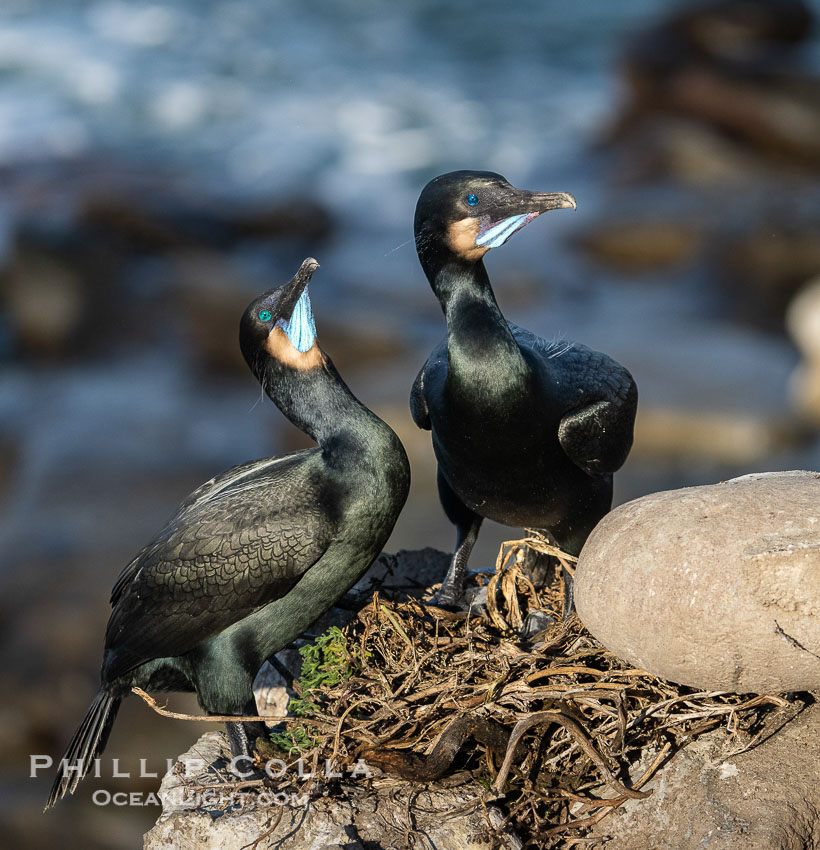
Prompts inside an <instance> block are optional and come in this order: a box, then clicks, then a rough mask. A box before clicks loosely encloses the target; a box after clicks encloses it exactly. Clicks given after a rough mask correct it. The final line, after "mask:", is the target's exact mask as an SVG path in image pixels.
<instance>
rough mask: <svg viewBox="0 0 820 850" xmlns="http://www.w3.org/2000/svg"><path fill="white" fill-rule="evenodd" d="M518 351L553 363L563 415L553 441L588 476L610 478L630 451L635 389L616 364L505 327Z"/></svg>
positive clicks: (576, 345)
mask: <svg viewBox="0 0 820 850" xmlns="http://www.w3.org/2000/svg"><path fill="white" fill-rule="evenodd" d="M509 325H510V330H511V331H512V333H513V336H514V337H515V340H516V342H517V343H518V344H519V346H521V347H522V348H529V349H530V350H532V351H534V352H537V353H539V354H540V355H541V356H543V357H545V358H546V359H548V360H554V361H555V363H554V365H553V364H551V365H550V368H549V372H550V373H551V374H552V375H555V376H556V377H555V382H556V383H555V389H556V397H557V400H558V401H559V402H560V403H561V404H562V405H563V406H564V408H565V409H566V413H565V414H564V415H563V417H562V418H561V422H560V424H559V426H558V441H559V443H560V444H561V448H562V449H563V450H564V453H565V454H566V455H567V457H569V459H570V460H571V461H572V462H573V463H574V464H575V465H576V466H578V467H580V468H581V469H583V470H584V472H586V473H588V474H589V475H601V476H603V475H611V474H612V473H613V472H615V471H616V470H618V469H620V467H621V466H622V465H623V463H624V461H625V460H626V458H627V455H628V454H629V450H630V448H632V433H633V428H634V424H635V413H636V411H637V407H638V389H637V387H636V386H635V381H634V380H633V378H632V375H630V374H629V372H628V371H627V370H626V369H625V368H624V367H623V366H621V364H620V363H618V362H617V361H615V360H613V359H612V358H611V357H608V356H607V355H606V354H602V353H601V352H600V351H593V350H592V349H591V348H587V347H586V346H585V345H580V344H579V343H570V342H560V341H559V342H547V341H546V340H544V339H542V338H541V337H538V336H536V335H535V334H533V333H530V332H529V331H526V330H524V329H523V328H519V327H517V326H516V325H514V324H512V323H511V322H510V323H509Z"/></svg>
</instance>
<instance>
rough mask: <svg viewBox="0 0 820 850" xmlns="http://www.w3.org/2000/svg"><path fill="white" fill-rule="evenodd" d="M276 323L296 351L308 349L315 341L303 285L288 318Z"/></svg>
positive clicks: (308, 298)
mask: <svg viewBox="0 0 820 850" xmlns="http://www.w3.org/2000/svg"><path fill="white" fill-rule="evenodd" d="M277 324H278V325H279V327H281V328H282V330H283V331H284V332H285V333H286V334H287V336H288V339H289V340H290V344H291V345H292V346H293V347H294V348H295V349H297V350H298V351H302V352H305V351H310V349H311V348H312V347H313V343H314V342H315V341H316V324H315V322H314V321H313V310H312V309H311V306H310V296H309V295H308V290H307V287H305V289H304V291H303V292H302V294H301V295H300V296H299V300H298V301H297V302H296V306H295V307H294V308H293V312H292V313H291V316H290V319H289V320H288V321H287V322H286V321H285V320H284V319H280V320H279V321H278V322H277Z"/></svg>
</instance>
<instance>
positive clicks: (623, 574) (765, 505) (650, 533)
mask: <svg viewBox="0 0 820 850" xmlns="http://www.w3.org/2000/svg"><path fill="white" fill-rule="evenodd" d="M575 599H576V606H577V609H578V615H579V616H580V617H581V619H582V621H583V622H584V624H585V625H586V627H587V628H588V629H589V631H590V632H592V634H593V635H595V637H596V638H597V639H598V640H600V641H601V643H603V644H604V645H605V646H606V647H607V648H608V649H609V650H611V651H612V652H614V653H615V654H616V655H618V656H620V657H621V658H624V659H626V660H627V661H629V662H630V663H632V664H635V665H636V666H638V667H642V668H643V669H645V670H648V671H649V672H651V673H654V674H655V675H657V676H662V677H663V678H666V679H669V680H671V681H673V682H678V683H681V684H685V685H692V686H694V687H698V688H710V689H711V688H714V689H720V690H730V691H737V692H740V693H743V692H758V693H766V692H783V691H790V690H793V691H801V690H815V689H820V474H818V473H816V472H776V473H764V474H754V475H745V476H743V477H742V478H736V479H734V480H732V481H728V482H725V483H723V484H717V485H712V486H702V487H689V488H685V489H683V490H671V491H668V492H663V493H654V494H652V495H649V496H645V497H643V498H641V499H637V500H635V501H633V502H629V503H627V504H625V505H622V506H621V507H619V508H617V509H616V510H615V511H613V512H612V513H611V514H609V515H608V516H607V517H605V518H604V520H603V521H602V522H601V523H600V524H599V525H598V527H597V528H596V529H595V530H594V531H593V533H592V534H591V535H590V537H589V540H588V541H587V543H586V545H585V546H584V549H583V551H582V552H581V557H580V561H579V564H578V573H577V577H576V585H575Z"/></svg>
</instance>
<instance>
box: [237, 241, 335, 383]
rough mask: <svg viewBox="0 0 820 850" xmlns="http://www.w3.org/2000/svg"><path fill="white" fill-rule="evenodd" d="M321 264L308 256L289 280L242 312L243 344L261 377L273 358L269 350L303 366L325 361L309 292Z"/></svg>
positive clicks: (297, 366) (288, 363)
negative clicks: (317, 341)
mask: <svg viewBox="0 0 820 850" xmlns="http://www.w3.org/2000/svg"><path fill="white" fill-rule="evenodd" d="M318 268H319V264H318V263H317V262H316V260H314V259H313V258H312V257H308V259H306V260H305V261H304V262H303V263H302V266H301V268H300V269H299V271H298V272H296V274H295V275H294V277H293V278H292V279H291V280H290V281H289V282H288V283H286V284H285V285H284V286H279V287H277V288H276V289H271V290H269V291H268V292H266V293H264V295H260V296H259V297H258V298H255V299H254V300H253V301H251V303H250V304H249V305H248V306H247V308H246V309H245V312H244V313H243V314H242V320H241V322H240V324H239V345H240V347H241V349H242V354H243V355H244V357H245V361H246V362H247V364H248V366H250V368H251V371H252V372H253V373H254V375H256V377H257V378H258V379H259V380H260V381H261V380H262V375H263V374H264V371H265V366H266V363H268V362H269V361H268V359H267V358H266V357H265V355H266V354H267V355H268V356H269V357H270V358H273V360H275V361H277V362H279V363H282V364H283V365H285V366H290V367H292V368H294V369H299V370H305V369H312V368H314V367H316V366H318V365H320V363H321V362H322V360H323V356H322V352H321V350H320V349H319V346H318V345H317V344H316V325H315V324H314V321H313V311H312V310H311V307H310V296H309V295H308V281H309V280H310V279H311V277H312V276H313V273H314V272H315V271H316V269H318Z"/></svg>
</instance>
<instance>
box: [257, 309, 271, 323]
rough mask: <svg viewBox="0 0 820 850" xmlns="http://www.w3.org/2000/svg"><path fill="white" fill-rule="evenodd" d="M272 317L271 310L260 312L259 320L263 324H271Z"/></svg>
mask: <svg viewBox="0 0 820 850" xmlns="http://www.w3.org/2000/svg"><path fill="white" fill-rule="evenodd" d="M270 317H271V313H270V310H260V311H259V320H260V321H261V322H269V321H270Z"/></svg>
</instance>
